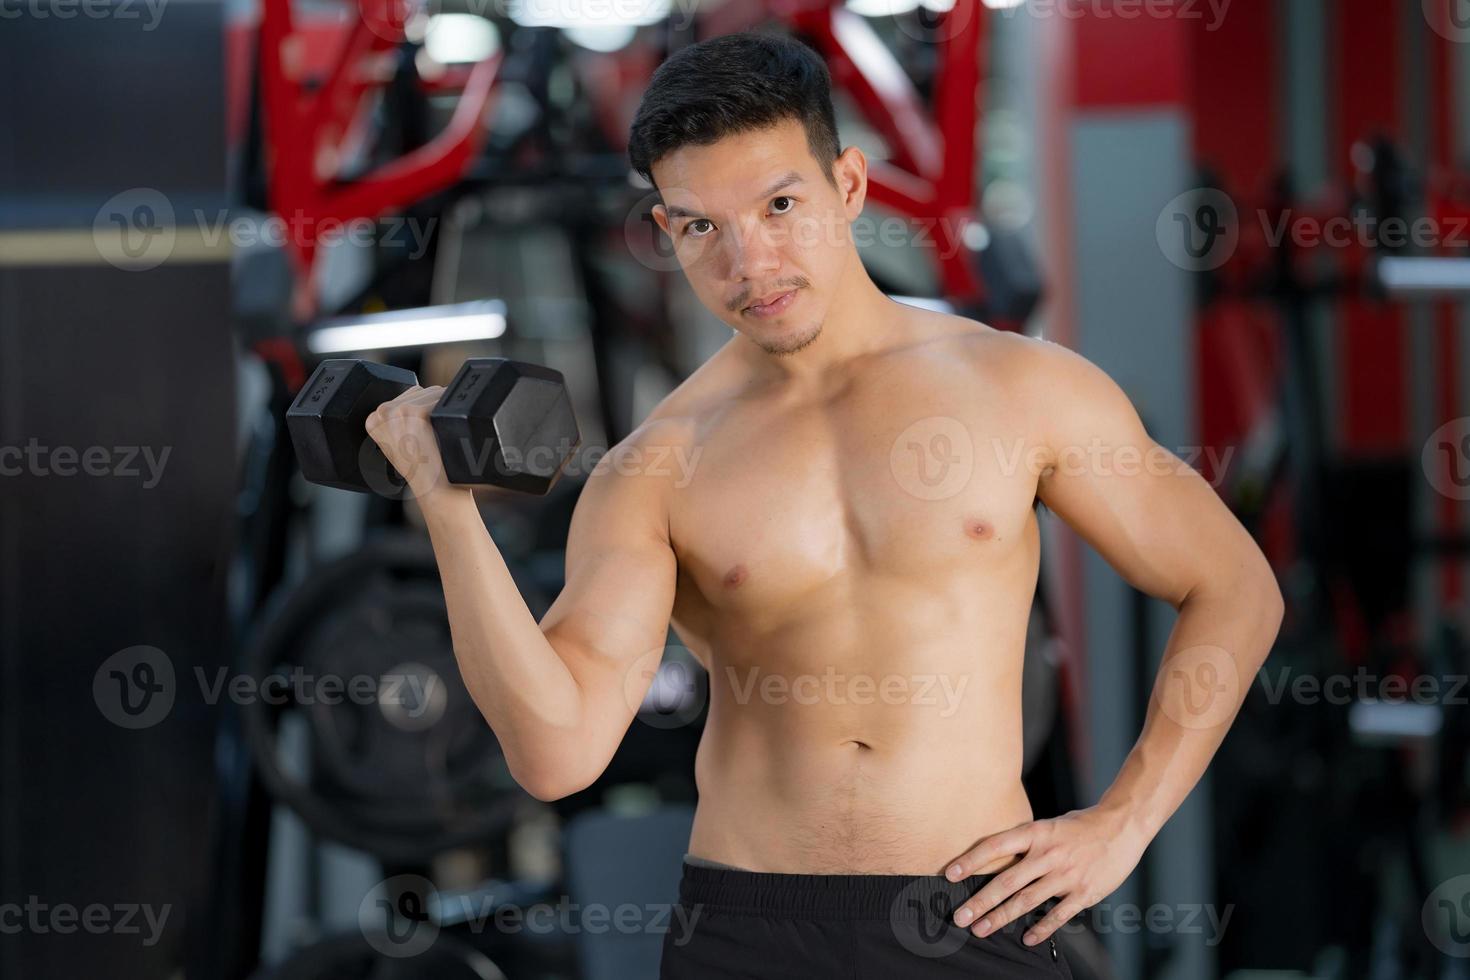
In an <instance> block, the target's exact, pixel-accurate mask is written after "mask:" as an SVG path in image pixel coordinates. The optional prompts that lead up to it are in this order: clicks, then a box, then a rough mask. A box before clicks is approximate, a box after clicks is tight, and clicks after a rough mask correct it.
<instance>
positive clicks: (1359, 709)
mask: <svg viewBox="0 0 1470 980" xmlns="http://www.w3.org/2000/svg"><path fill="white" fill-rule="evenodd" d="M1443 723H1444V716H1443V714H1442V712H1441V711H1440V707H1439V705H1437V704H1427V703H1424V702H1421V701H1354V702H1353V705H1352V707H1350V708H1348V729H1349V730H1350V731H1351V732H1352V733H1353V734H1354V735H1355V736H1357V737H1358V738H1359V739H1362V740H1363V741H1369V742H1381V741H1389V742H1396V741H1400V740H1403V739H1407V738H1433V737H1434V735H1435V734H1436V733H1437V732H1438V731H1439V728H1440V725H1442V724H1443Z"/></svg>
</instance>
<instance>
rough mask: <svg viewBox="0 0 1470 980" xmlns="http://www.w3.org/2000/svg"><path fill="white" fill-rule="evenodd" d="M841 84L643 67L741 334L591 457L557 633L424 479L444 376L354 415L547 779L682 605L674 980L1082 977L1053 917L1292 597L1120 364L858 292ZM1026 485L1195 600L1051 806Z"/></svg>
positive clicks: (501, 705) (720, 69)
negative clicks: (680, 857)
mask: <svg viewBox="0 0 1470 980" xmlns="http://www.w3.org/2000/svg"><path fill="white" fill-rule="evenodd" d="M829 84H830V83H829V78H828V75H827V72H826V69H825V68H824V66H823V65H822V63H821V61H820V59H819V58H817V57H816V56H815V55H814V53H813V52H811V51H810V50H809V49H807V48H805V47H803V46H801V45H799V44H798V43H796V42H793V41H789V40H782V39H779V38H775V37H771V36H766V35H756V34H744V35H734V36H729V37H721V38H717V39H713V40H710V41H706V42H703V43H700V44H697V45H694V46H692V47H690V48H687V49H685V50H683V51H681V52H680V53H678V54H676V55H675V56H673V57H672V58H671V59H670V60H669V61H668V62H666V63H665V64H664V65H663V66H662V67H661V68H660V69H659V71H658V73H657V74H656V75H655V77H654V79H653V81H652V83H651V85H650V87H649V89H648V91H647V92H646V94H645V96H644V99H643V103H642V105H641V107H640V109H639V112H638V115H637V118H636V120H635V122H634V124H633V131H632V142H631V149H630V155H631V157H632V160H633V164H634V167H635V168H636V169H638V170H639V171H640V172H642V173H644V174H645V175H646V176H648V177H649V178H650V179H651V180H652V181H653V182H654V185H655V187H656V188H657V189H658V191H659V193H660V196H661V200H662V203H661V204H659V205H657V206H655V207H654V209H653V215H654V218H655V220H656V221H657V223H658V226H659V228H660V229H662V230H663V231H664V232H665V233H667V235H668V236H669V238H670V240H671V242H672V244H673V247H674V249H675V251H676V254H677V255H678V258H679V262H680V265H681V267H682V269H683V271H684V273H685V275H686V276H687V277H688V280H689V282H690V284H691V286H692V287H693V289H694V291H695V293H696V294H697V295H698V296H699V298H700V300H701V301H702V302H703V303H704V304H705V305H706V306H707V307H708V308H709V309H710V310H712V311H713V312H714V313H715V314H716V315H717V316H719V317H720V318H721V319H722V320H723V321H724V322H725V323H727V324H729V325H730V326H731V327H732V328H733V329H734V331H735V335H734V336H732V337H731V339H730V341H729V342H728V343H726V344H725V345H724V346H723V347H722V348H721V349H720V350H719V351H718V352H717V353H716V354H714V355H713V356H712V357H711V358H710V359H709V360H708V362H707V363H705V364H704V365H702V366H701V367H700V368H699V369H698V370H697V371H695V372H694V374H693V375H692V376H691V377H689V378H688V379H687V380H686V381H685V382H684V383H683V384H681V385H680V386H679V387H678V388H677V390H675V391H674V392H672V393H671V394H670V395H669V396H668V397H667V398H666V399H665V400H664V401H663V402H662V403H661V404H660V405H659V406H658V407H657V408H656V409H655V410H654V411H653V412H652V413H651V414H650V416H649V417H648V418H647V419H646V420H645V421H644V422H643V424H642V425H640V426H639V427H638V429H637V430H636V431H635V432H633V433H632V434H631V435H629V436H628V438H627V439H626V440H624V441H623V442H622V443H619V445H618V446H617V447H614V449H613V450H612V451H611V452H610V453H609V454H608V456H606V457H604V459H603V460H602V461H601V463H599V465H598V467H597V468H596V470H595V471H594V473H593V474H592V475H591V476H590V477H589V479H588V481H587V484H586V486H585V488H584V489H583V491H582V494H581V497H580V499H579V501H578V503H577V508H576V512H575V515H574V517H573V520H572V524H571V531H570V537H569V541H568V544H567V555H566V561H567V579H566V587H565V589H564V591H562V593H561V595H560V596H559V597H558V599H557V600H556V602H555V604H554V605H553V606H552V607H551V609H550V610H549V611H548V612H547V614H546V615H545V617H544V618H543V619H542V621H541V622H540V623H539V624H538V623H537V622H536V621H535V619H534V618H533V617H532V615H531V614H530V612H529V611H528V609H527V607H526V605H525V603H524V602H523V601H522V600H521V598H520V596H519V594H518V592H517V590H516V586H515V584H514V582H513V581H512V579H511V576H510V574H509V573H508V571H507V569H506V566H505V563H504V562H503V561H502V559H501V556H500V554H499V553H498V552H497V551H496V548H495V546H494V545H493V544H492V542H491V539H490V537H489V535H488V534H487V533H486V529H485V527H484V525H483V522H482V521H481V518H480V516H479V513H478V511H477V509H476V506H475V503H474V500H473V498H472V496H471V494H470V493H469V491H467V490H465V489H463V488H459V487H455V486H451V485H448V484H445V483H444V481H443V480H442V479H441V478H440V477H439V473H438V470H437V459H436V458H434V456H433V450H432V447H433V445H434V440H433V437H432V435H431V433H430V432H429V429H428V424H427V415H428V411H429V408H430V407H432V405H433V403H434V402H435V401H436V400H437V399H438V397H439V394H440V389H438V388H437V387H436V388H429V389H413V390H410V391H408V392H405V393H404V394H403V395H402V396H400V397H399V398H397V399H396V400H394V401H393V402H391V403H389V404H388V405H386V406H384V407H383V408H381V409H380V410H379V411H378V412H377V413H376V414H375V415H374V417H373V418H372V419H370V420H369V422H368V430H369V432H370V434H371V435H372V436H373V438H374V439H375V440H376V441H377V442H378V443H379V444H380V445H382V447H383V449H384V451H385V453H386V455H387V456H388V458H389V459H390V460H391V461H392V462H393V463H394V464H395V465H396V466H397V467H398V468H399V470H400V472H404V473H407V474H410V475H409V477H408V479H409V482H410V485H411V487H412V489H413V491H414V493H415V494H416V495H417V497H418V500H419V503H420V504H421V506H422V509H423V513H424V516H425V519H426V523H427V526H428V529H429V533H430V536H431V538H432V541H433V545H434V549H435V553H436V555H437V557H438V563H439V567H440V570H441V572H442V575H443V581H444V587H445V592H446V595H447V599H448V609H449V616H450V621H451V624H452V630H453V639H454V646H455V652H456V655H457V657H458V659H459V664H460V668H461V670H462V672H463V675H464V679H465V682H466V684H467V685H468V688H469V691H470V692H471V694H472V695H473V697H474V699H475V702H476V704H477V705H478V706H479V708H480V709H481V711H482V712H483V713H484V715H485V717H486V719H487V720H488V721H489V723H490V725H491V727H492V728H493V729H494V730H495V733H496V734H497V736H498V737H499V739H500V742H501V745H502V746H503V748H504V751H505V756H506V760H507V762H508V763H509V765H510V769H511V772H512V773H513V775H514V776H515V778H516V779H517V781H518V782H520V784H521V785H522V786H524V787H525V788H526V789H527V790H528V791H530V792H531V793H532V794H534V795H535V796H537V797H539V798H540V799H543V800H552V799H556V798H559V797H562V796H565V795H567V794H570V793H573V792H576V791H578V790H580V789H583V788H584V787H586V786H588V785H589V784H591V783H592V782H593V781H594V780H595V779H596V778H597V777H598V776H599V775H600V774H601V773H602V772H603V771H604V769H605V768H606V766H607V764H608V762H609V760H610V759H611V757H612V755H613V753H614V751H615V750H616V749H617V747H618V744H619V742H620V741H621V740H622V737H623V735H624V733H625V732H626V731H627V729H628V727H629V725H630V724H631V723H632V721H633V718H634V716H635V713H636V711H637V708H638V706H639V704H640V702H641V701H642V699H643V697H644V694H645V692H646V691H647V690H648V687H649V683H650V680H651V678H652V676H653V673H654V670H655V669H656V668H657V666H658V663H659V660H660V658H661V656H662V654H663V651H664V644H665V639H666V636H667V628H668V626H669V625H670V623H672V625H673V628H674V630H675V631H676V633H677V635H678V637H679V638H680V639H681V640H682V641H683V642H684V644H686V645H687V646H688V648H689V649H690V650H691V651H692V652H693V653H694V655H695V656H696V657H697V658H698V659H699V661H700V662H701V663H702V664H703V665H704V667H705V668H706V669H707V670H708V671H709V678H710V705H709V715H708V721H707V725H706V728H705V731H704V734H703V739H702V742H701V744H700V747H699V753H698V759H697V764H696V779H697V783H698V788H699V804H698V808H697V812H696V816H695V820H694V828H693V834H692V838H691V840H690V844H689V857H688V858H687V859H686V862H685V867H684V878H683V881H682V883H681V887H680V901H681V903H683V904H684V905H686V906H690V907H691V909H692V910H693V911H694V913H695V917H694V920H693V921H695V922H696V923H697V925H696V927H695V929H694V931H693V935H692V936H684V937H680V938H679V939H678V941H674V939H672V938H666V939H665V941H664V956H663V965H662V967H661V976H662V977H663V978H664V980H686V978H688V980H710V978H718V977H727V976H740V977H802V978H806V977H881V978H889V977H916V978H918V977H948V976H986V977H1001V978H1010V977H1028V976H1053V977H1054V976H1070V969H1069V967H1068V966H1067V964H1066V960H1065V957H1058V955H1057V952H1056V944H1055V941H1054V940H1050V941H1048V940H1049V937H1051V936H1052V933H1054V932H1055V930H1057V928H1058V927H1060V926H1061V925H1063V924H1064V923H1065V922H1066V921H1067V919H1069V918H1070V917H1071V916H1073V915H1075V914H1077V913H1078V912H1080V911H1082V910H1083V909H1085V908H1086V907H1088V906H1090V905H1092V904H1094V903H1096V902H1098V901H1100V900H1101V899H1103V898H1104V897H1106V896H1107V895H1108V894H1110V893H1111V892H1112V891H1113V890H1114V889H1115V888H1117V887H1118V886H1119V885H1120V884H1121V883H1122V882H1123V881H1124V880H1125V879H1126V878H1127V876H1128V875H1129V873H1130V872H1131V871H1132V870H1133V868H1134V867H1135V865H1136V864H1137V863H1138V861H1139V859H1140V857H1141V855H1142V853H1143V850H1144V848H1145V846H1146V845H1147V844H1148V842H1149V841H1150V840H1151V839H1152V837H1153V836H1154V835H1155V834H1156V833H1157V832H1158V831H1159V829H1160V827H1161V826H1162V825H1163V823H1164V822H1165V821H1166V820H1167V819H1168V818H1169V816H1170V815H1171V814H1172V813H1173V812H1174V811H1175V809H1176V808H1177V807H1178V806H1179V804H1180V803H1181V802H1182V801H1183V799H1184V798H1185V796H1186V795H1187V794H1188V793H1189V791H1190V789H1191V788H1192V787H1193V786H1194V785H1195V783H1196V782H1197V781H1198V780H1199V778H1200V776H1201V774H1202V773H1203V772H1204V770H1205V767H1206V765H1207V764H1208V762H1209V760H1210V758H1211V756H1212V755H1213V754H1214V752H1215V750H1216V748H1217V747H1218V746H1219V744H1220V742H1221V740H1222V738H1223V736H1224V734H1225V731H1226V729H1227V727H1228V726H1229V723H1230V721H1231V720H1232V719H1233V717H1234V715H1235V712H1236V709H1237V708H1238V707H1239V703H1240V701H1241V699H1242V698H1243V695H1244V692H1245V690H1246V689H1247V687H1248V686H1249V684H1250V682H1251V679H1252V678H1253V677H1254V676H1255V674H1256V671H1257V669H1258V668H1259V667H1260V665H1261V663H1262V661H1263V660H1264V658H1265V656H1266V653H1267V651H1268V649H1269V646H1270V644H1271V642H1272V640H1273V639H1274V637H1275V634H1276V630H1277V628H1278V626H1279V623H1280V617H1281V613H1282V600H1281V596H1280V593H1279V591H1278V589H1277V587H1276V584H1275V580H1274V578H1273V576H1272V573H1271V571H1270V569H1269V568H1268V566H1267V564H1266V562H1265V560H1264V558H1263V557H1262V555H1261V553H1260V551H1259V550H1258V549H1257V548H1256V546H1255V544H1254V543H1253V542H1252V540H1251V539H1250V537H1249V535H1248V534H1247V533H1246V532H1245V530H1244V529H1243V528H1242V527H1241V526H1240V524H1239V523H1238V522H1237V521H1236V520H1235V519H1234V518H1233V517H1232V515H1231V514H1230V513H1229V511H1228V510H1227V509H1226V508H1225V507H1224V506H1223V505H1222V504H1221V502H1220V500H1219V499H1218V498H1217V497H1216V495H1215V493H1214V492H1213V491H1212V490H1211V488H1210V487H1209V486H1208V485H1207V484H1206V483H1205V481H1204V480H1203V479H1201V478H1200V477H1199V476H1198V475H1197V474H1195V473H1194V471H1193V470H1191V469H1189V468H1188V467H1185V466H1184V465H1183V464H1181V463H1180V462H1179V461H1178V460H1177V459H1176V458H1175V457H1174V456H1173V455H1171V454H1169V453H1167V452H1165V451H1164V450H1163V449H1161V448H1160V447H1158V446H1157V444H1155V443H1154V442H1153V441H1152V440H1151V439H1150V438H1149V436H1148V435H1147V433H1146V432H1145V431H1144V429H1143V427H1142V425H1141V423H1140V422H1139V419H1138V416H1137V414H1136V413H1135V412H1134V410H1133V408H1132V406H1131V405H1130V404H1129V401H1128V399H1127V398H1126V397H1125V396H1124V394H1123V393H1122V392H1121V391H1120V390H1119V388H1118V387H1117V386H1116V385H1115V384H1114V383H1113V382H1112V381H1111V380H1110V379H1109V378H1108V377H1107V376H1106V375H1105V374H1104V373H1103V372H1101V371H1100V370H1098V369H1097V368H1096V367H1094V366H1093V365H1092V364H1090V363H1089V362H1088V361H1086V360H1084V359H1083V358H1082V357H1080V356H1078V355H1076V354H1073V353H1071V352H1070V351H1068V350H1066V349H1065V348H1062V347H1060V346H1057V345H1054V344H1051V343H1047V342H1043V341H1038V340H1032V339H1029V338H1025V337H1022V336H1018V335H1015V334H1011V333H1006V332H1000V331H996V330H993V329H990V328H988V327H986V326H985V325H983V324H980V323H977V322H974V321H972V320H967V319H964V318H962V317H957V316H948V315H944V314H939V313H934V312H929V311H924V310H921V309H917V308H914V307H911V306H907V305H903V304H900V303H897V302H895V301H893V300H891V299H889V298H888V297H886V296H885V295H884V294H883V293H882V292H881V291H879V290H878V289H877V288H876V287H875V285H874V284H873V282H872V281H871V279H869V277H868V275H867V273H866V272H865V270H864V268H863V265H862V263H861V261H860V260H859V257H858V254H857V251H856V249H855V247H854V243H853V241H852V236H851V234H850V233H849V231H850V228H851V224H852V222H853V221H854V220H855V219H856V218H857V217H858V215H859V214H860V213H861V211H862V209H863V201H864V195H865V191H866V173H867V162H866V159H865V158H864V156H863V154H862V152H861V151H860V150H858V149H857V148H855V147H848V148H847V149H845V150H843V149H840V147H839V146H838V143H837V136H836V131H835V126H834V121H833V113H832V107H831V101H830V94H829ZM411 447H418V449H419V450H420V451H421V452H422V451H424V450H427V455H426V456H422V457H421V458H416V455H415V451H414V449H413V448H411ZM669 460H682V461H686V462H689V463H691V464H692V465H690V466H688V467H684V466H679V465H672V464H670V463H669ZM660 462H661V463H662V465H659V463H660ZM1161 463H1163V464H1167V465H1160V464H1161ZM1038 500H1039V501H1041V502H1043V503H1045V504H1046V506H1047V507H1048V508H1049V509H1050V510H1051V511H1052V512H1053V513H1054V514H1056V515H1057V516H1058V517H1059V518H1061V519H1062V520H1063V521H1065V522H1066V523H1067V524H1069V525H1070V526H1072V527H1073V528H1075V529H1076V530H1077V532H1078V533H1079V534H1080V535H1081V536H1082V537H1083V538H1085V539H1086V540H1087V541H1088V542H1089V543H1090V544H1091V545H1092V546H1093V547H1094V548H1096V549H1097V550H1098V551H1099V552H1100V553H1101V554H1102V555H1103V556H1105V557H1106V558H1107V559H1108V560H1109V561H1110V562H1111V563H1112V565H1113V566H1114V567H1115V568H1116V569H1117V570H1118V572H1119V573H1120V574H1122V575H1123V576H1124V577H1125V578H1126V579H1127V580H1128V581H1129V582H1131V583H1132V584H1133V585H1135V586H1136V587H1138V588H1139V589H1141V590H1144V591H1146V592H1147V593H1149V594H1151V595H1154V596H1156V597H1158V598H1160V599H1163V600H1165V601H1167V602H1169V603H1170V604H1171V605H1173V606H1175V607H1176V608H1177V609H1178V611H1179V617H1178V620H1177V623H1176V625H1175V627H1174V629H1173V632H1172V634H1171V636H1170V638H1169V642H1168V647H1167V651H1166V653H1165V663H1164V667H1163V669H1162V670H1161V672H1160V675H1159V683H1158V685H1157V687H1156V690H1155V694H1154V697H1153V699H1152V700H1151V703H1150V705H1149V709H1148V713H1147V719H1146V721H1145V724H1144V730H1143V733H1142V735H1141V737H1140V739H1139V741H1138V743H1137V744H1136V745H1135V746H1134V748H1133V750H1132V752H1131V754H1130V755H1129V756H1128V758H1127V760H1126V762H1125V764H1124V765H1123V767H1122V770H1121V772H1120V773H1119V775H1118V776H1117V779H1116V781H1115V782H1113V783H1112V785H1111V787H1110V788H1109V789H1108V790H1107V792H1106V793H1104V794H1103V796H1102V798H1101V799H1100V800H1099V801H1098V802H1097V804H1096V805H1094V806H1090V807H1086V808H1084V809H1080V810H1076V811H1073V812H1070V813H1066V814H1064V815H1062V816H1060V817H1057V818H1055V819H1049V820H1033V814H1032V811H1031V807H1030V805H1029V803H1028V801H1027V798H1026V793H1025V791H1024V789H1023V787H1022V782H1021V757H1022V748H1021V664H1022V650H1023V644H1024V639H1025V631H1026V624H1027V620H1028V615H1029V612H1030V609H1031V603H1032V598H1033V593H1034V590H1035V586H1036V579H1037V566H1038V533H1037V518H1036V513H1035V509H1034V504H1035V502H1036V501H1038ZM935 916H940V917H942V918H940V919H939V921H938V922H937V923H936V922H935V921H932V920H933V919H934V917H935ZM1023 932H1024V935H1023V934H1022V933H1023ZM669 936H670V937H672V936H673V933H672V932H671V933H670V934H669Z"/></svg>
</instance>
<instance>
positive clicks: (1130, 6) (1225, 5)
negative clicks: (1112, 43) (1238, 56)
mask: <svg viewBox="0 0 1470 980" xmlns="http://www.w3.org/2000/svg"><path fill="white" fill-rule="evenodd" d="M1230 3H1231V0H1025V2H1024V3H1013V4H1007V5H1000V4H996V5H994V6H995V8H996V9H994V10H992V11H991V12H990V14H991V16H1001V17H1015V16H1022V15H1026V16H1030V17H1035V18H1037V19H1041V18H1046V17H1062V18H1067V19H1076V18H1081V17H1086V18H1087V19H1088V20H1197V21H1203V22H1204V24H1203V25H1202V26H1203V28H1204V29H1205V30H1206V31H1211V32H1213V31H1217V30H1219V29H1220V25H1222V24H1223V23H1225V15H1226V13H1228V12H1229V10H1230ZM987 6H991V5H990V4H987Z"/></svg>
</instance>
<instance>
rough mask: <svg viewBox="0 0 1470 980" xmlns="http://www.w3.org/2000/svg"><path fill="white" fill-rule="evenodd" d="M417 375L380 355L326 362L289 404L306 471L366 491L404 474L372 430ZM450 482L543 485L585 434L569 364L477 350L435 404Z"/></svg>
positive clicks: (528, 488) (391, 484)
mask: <svg viewBox="0 0 1470 980" xmlns="http://www.w3.org/2000/svg"><path fill="white" fill-rule="evenodd" d="M417 384H418V378H417V377H416V376H415V375H414V373H413V372H412V371H406V370H404V369H403V368H395V367H389V366H387V365H385V364H374V363H373V362H371V361H364V360H358V359H348V358H333V359H331V360H326V361H322V363H321V364H320V365H319V366H318V367H317V369H316V370H315V371H313V372H312V375H311V377H310V378H308V379H307V382H306V385H305V386H304V387H303V388H302V389H301V393H300V394H299V395H297V396H296V401H294V402H293V403H292V404H291V407H290V409H288V410H287V412H286V428H287V430H288V431H289V432H290V433H291V443H292V445H294V446H295V447H296V458H297V460H298V462H299V463H300V465H301V475H302V476H304V477H305V478H306V479H307V480H310V481H311V482H312V483H320V484H322V485H323V486H328V487H340V488H341V489H344V490H357V491H360V492H363V493H368V492H372V491H374V490H384V489H389V488H397V487H401V486H402V485H403V483H404V481H403V479H402V477H400V476H399V475H398V474H397V473H396V472H394V470H393V467H392V466H391V465H390V464H389V463H388V461H387V459H385V458H384V457H383V453H382V450H381V449H379V448H378V445H377V443H376V442H374V441H373V440H372V438H371V437H370V436H368V434H367V417H368V416H369V415H371V414H372V413H373V410H374V409H376V408H377V407H378V406H379V405H381V404H383V403H384V402H386V401H391V400H392V399H394V398H396V397H398V395H400V394H402V393H403V392H404V391H405V390H407V389H409V388H411V387H413V386H414V385H417ZM429 424H430V425H431V426H432V427H433V430H434V438H435V441H436V442H437V443H438V444H439V455H440V458H441V459H442V460H443V462H444V475H445V476H446V477H447V478H448V479H449V482H450V483H461V484H476V485H485V486H496V487H503V488H505V489H507V490H519V491H521V492H523V493H536V494H544V493H546V492H547V491H548V490H550V489H551V488H552V486H553V485H555V483H556V480H557V477H558V476H560V475H561V471H562V469H563V468H564V467H565V466H566V463H567V461H568V460H569V459H571V456H572V453H573V451H575V450H576V448H577V446H578V444H579V443H580V442H581V435H580V433H579V432H578V431H577V420H576V417H575V416H574V415H573V414H572V403H571V400H570V399H569V398H568V397H567V390H566V383H565V381H564V379H563V378H562V376H561V372H559V371H553V370H552V369H551V368H548V367H542V366H541V365H539V364H527V363H525V362H523V361H510V360H506V359H505V358H503V357H473V358H470V359H469V360H467V361H465V363H464V366H463V367H461V368H460V369H459V373H458V374H456V375H455V376H454V380H453V381H451V382H450V383H449V385H448V387H446V388H445V389H444V394H443V395H441V396H440V398H439V401H438V403H437V404H436V405H435V406H434V408H433V410H432V411H431V412H430V413H429Z"/></svg>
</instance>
